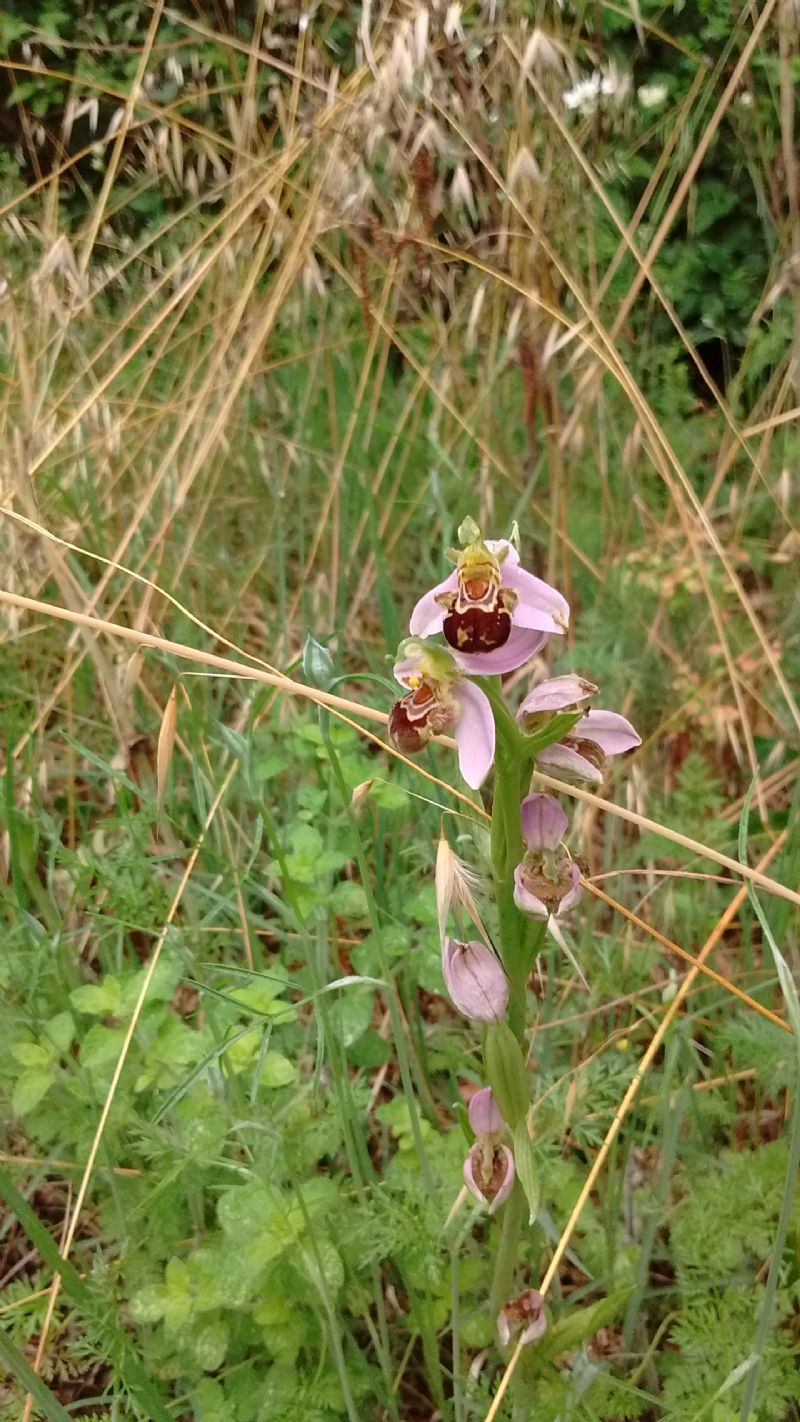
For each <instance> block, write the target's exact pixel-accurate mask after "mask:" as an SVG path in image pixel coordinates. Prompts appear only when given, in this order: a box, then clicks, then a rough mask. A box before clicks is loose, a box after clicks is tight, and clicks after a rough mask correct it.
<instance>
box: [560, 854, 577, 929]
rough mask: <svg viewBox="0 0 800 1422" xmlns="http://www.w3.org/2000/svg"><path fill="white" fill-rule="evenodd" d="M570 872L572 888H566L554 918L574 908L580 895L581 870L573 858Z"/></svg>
mask: <svg viewBox="0 0 800 1422" xmlns="http://www.w3.org/2000/svg"><path fill="white" fill-rule="evenodd" d="M570 872H571V874H572V888H571V889H568V890H567V892H566V894H565V895H564V897H563V899H562V900H561V903H560V904H559V906H558V909H557V911H556V918H560V917H561V915H562V914H565V913H568V912H569V910H570V909H571V908H574V906H575V904H576V903H577V902H578V899H579V898H580V896H581V871H580V869H579V868H578V866H577V864H576V863H575V861H574V860H573V861H572V868H571V871H570Z"/></svg>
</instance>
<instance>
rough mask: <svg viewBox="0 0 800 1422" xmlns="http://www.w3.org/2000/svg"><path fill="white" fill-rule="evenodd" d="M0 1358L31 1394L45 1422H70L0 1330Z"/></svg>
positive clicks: (49, 1392) (64, 1409)
mask: <svg viewBox="0 0 800 1422" xmlns="http://www.w3.org/2000/svg"><path fill="white" fill-rule="evenodd" d="M0 1358H4V1359H5V1361H6V1364H7V1366H8V1369H9V1372H11V1373H13V1374H14V1377H15V1378H16V1379H17V1382H18V1383H19V1384H20V1386H21V1387H23V1388H24V1389H25V1391H26V1392H29V1393H30V1394H31V1396H32V1398H33V1400H34V1402H35V1403H36V1404H37V1406H38V1408H39V1410H40V1412H42V1413H43V1414H44V1416H45V1417H46V1418H47V1422H70V1415H69V1413H68V1412H67V1410H66V1408H64V1407H62V1406H61V1403H60V1402H59V1400H58V1398H57V1397H54V1395H53V1393H52V1392H51V1391H50V1389H49V1387H46V1386H45V1384H44V1383H43V1382H42V1380H41V1378H40V1377H39V1375H38V1373H35V1372H34V1371H33V1368H32V1367H31V1365H30V1363H29V1362H28V1361H27V1360H26V1359H25V1358H24V1357H23V1356H22V1354H21V1353H20V1351H19V1349H18V1348H16V1347H15V1345H14V1344H13V1343H12V1342H11V1339H10V1338H9V1337H8V1335H7V1334H6V1333H4V1332H3V1331H2V1330H0Z"/></svg>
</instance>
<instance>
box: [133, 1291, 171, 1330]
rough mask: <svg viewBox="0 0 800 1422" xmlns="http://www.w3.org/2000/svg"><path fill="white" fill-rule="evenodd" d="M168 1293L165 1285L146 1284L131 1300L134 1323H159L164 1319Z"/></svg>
mask: <svg viewBox="0 0 800 1422" xmlns="http://www.w3.org/2000/svg"><path fill="white" fill-rule="evenodd" d="M166 1300H167V1291H166V1289H165V1288H164V1285H163V1284H145V1286H144V1288H142V1289H137V1291H136V1293H135V1294H134V1295H133V1296H132V1298H131V1300H130V1305H129V1307H130V1311H131V1318H132V1319H133V1321H134V1323H158V1322H160V1320H161V1319H162V1318H163V1317H164V1306H165V1304H166Z"/></svg>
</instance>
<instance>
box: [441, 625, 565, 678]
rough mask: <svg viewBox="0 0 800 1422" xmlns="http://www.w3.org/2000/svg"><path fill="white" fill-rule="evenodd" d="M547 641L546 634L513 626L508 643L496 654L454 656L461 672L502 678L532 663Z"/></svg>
mask: <svg viewBox="0 0 800 1422" xmlns="http://www.w3.org/2000/svg"><path fill="white" fill-rule="evenodd" d="M546 641H547V633H546V632H536V631H532V630H531V629H530V628H528V627H514V626H513V625H512V628H511V632H510V634H509V637H508V641H506V642H504V643H503V645H502V647H497V648H496V650H495V651H494V652H473V653H467V654H465V653H463V652H456V651H454V652H453V656H454V658H455V660H456V663H457V664H458V666H459V667H460V668H461V670H462V671H465V672H469V673H470V674H471V675H472V676H500V675H502V673H503V672H510V671H516V669H517V667H521V666H522V665H523V663H525V662H527V661H530V659H531V657H534V656H535V655H536V653H537V652H540V651H541V649H542V647H543V646H544V644H545V642H546Z"/></svg>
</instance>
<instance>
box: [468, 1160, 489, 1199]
mask: <svg viewBox="0 0 800 1422" xmlns="http://www.w3.org/2000/svg"><path fill="white" fill-rule="evenodd" d="M464 1184H465V1185H466V1187H467V1189H468V1190H469V1193H470V1195H472V1196H474V1198H475V1199H476V1200H479V1201H480V1203H481V1204H482V1205H485V1204H486V1196H485V1195H484V1193H483V1191H482V1190H481V1187H480V1185H479V1184H478V1182H477V1180H476V1179H475V1165H474V1162H473V1159H472V1151H471V1150H470V1152H469V1155H468V1156H467V1158H466V1160H465V1161H464Z"/></svg>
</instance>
